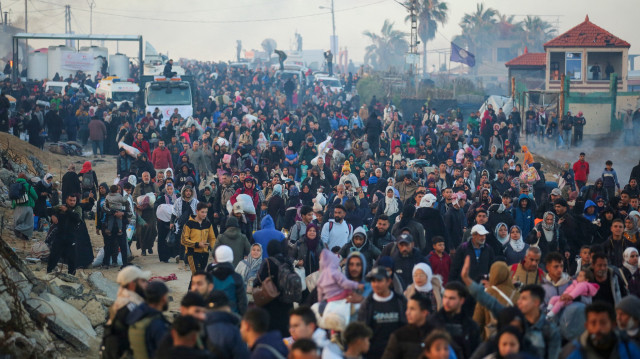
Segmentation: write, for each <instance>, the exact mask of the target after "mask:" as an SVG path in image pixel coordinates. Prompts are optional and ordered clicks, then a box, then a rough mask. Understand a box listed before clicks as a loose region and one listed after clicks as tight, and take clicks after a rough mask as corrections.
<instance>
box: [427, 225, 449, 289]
mask: <svg viewBox="0 0 640 359" xmlns="http://www.w3.org/2000/svg"><path fill="white" fill-rule="evenodd" d="M431 241H432V242H433V250H432V251H431V252H430V253H429V255H428V256H427V263H428V264H429V265H430V266H431V269H432V270H433V274H440V275H441V276H442V285H446V284H447V282H448V281H449V268H450V267H451V257H450V256H449V254H448V253H447V252H445V251H444V250H445V248H444V247H445V246H444V238H443V237H442V236H434V237H433V238H432V239H431Z"/></svg>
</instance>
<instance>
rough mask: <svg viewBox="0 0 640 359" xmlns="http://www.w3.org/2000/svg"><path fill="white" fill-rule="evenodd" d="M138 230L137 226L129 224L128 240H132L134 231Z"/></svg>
mask: <svg viewBox="0 0 640 359" xmlns="http://www.w3.org/2000/svg"><path fill="white" fill-rule="evenodd" d="M135 231H136V226H134V225H133V224H130V225H128V226H127V240H128V241H131V239H132V238H133V233H134V232H135Z"/></svg>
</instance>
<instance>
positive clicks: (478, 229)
mask: <svg viewBox="0 0 640 359" xmlns="http://www.w3.org/2000/svg"><path fill="white" fill-rule="evenodd" d="M474 233H478V234H480V235H483V236H484V235H487V234H489V231H487V230H486V229H485V228H484V226H483V225H481V224H476V225H475V226H473V227H471V234H474Z"/></svg>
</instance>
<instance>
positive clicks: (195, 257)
mask: <svg viewBox="0 0 640 359" xmlns="http://www.w3.org/2000/svg"><path fill="white" fill-rule="evenodd" d="M196 210H197V212H196V215H195V216H191V217H189V220H188V221H187V223H185V225H184V227H183V230H182V238H181V243H182V245H183V246H184V249H185V262H186V263H188V264H189V268H191V273H192V274H195V273H196V272H198V271H203V270H204V269H205V267H206V266H207V260H208V258H209V248H210V247H213V245H214V244H215V243H216V236H215V234H214V233H213V227H212V226H211V222H209V220H208V219H207V211H208V207H207V204H206V203H202V202H199V203H198V206H197V207H196Z"/></svg>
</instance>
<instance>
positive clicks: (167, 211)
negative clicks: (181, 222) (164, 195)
mask: <svg viewBox="0 0 640 359" xmlns="http://www.w3.org/2000/svg"><path fill="white" fill-rule="evenodd" d="M172 212H173V206H172V205H170V204H161V205H159V206H158V209H156V217H158V219H159V220H161V221H162V222H170V221H171V213H172Z"/></svg>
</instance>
